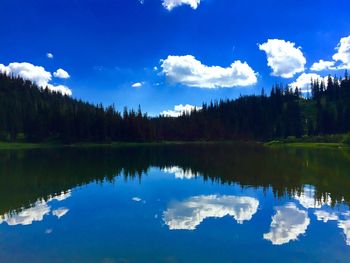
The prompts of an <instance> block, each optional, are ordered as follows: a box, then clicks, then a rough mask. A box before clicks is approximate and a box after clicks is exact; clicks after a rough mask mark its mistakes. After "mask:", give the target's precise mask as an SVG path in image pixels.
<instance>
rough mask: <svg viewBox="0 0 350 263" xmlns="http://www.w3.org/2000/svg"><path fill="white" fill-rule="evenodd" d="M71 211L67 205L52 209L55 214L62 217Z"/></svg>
mask: <svg viewBox="0 0 350 263" xmlns="http://www.w3.org/2000/svg"><path fill="white" fill-rule="evenodd" d="M68 212H69V209H68V208H65V207H61V208H58V209H56V210H53V211H52V214H53V215H54V216H57V217H58V218H61V217H62V216H64V215H65V214H67V213H68Z"/></svg>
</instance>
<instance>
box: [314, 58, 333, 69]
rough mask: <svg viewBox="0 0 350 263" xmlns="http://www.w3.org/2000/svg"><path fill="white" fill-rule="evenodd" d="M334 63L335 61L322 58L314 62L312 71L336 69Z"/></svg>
mask: <svg viewBox="0 0 350 263" xmlns="http://www.w3.org/2000/svg"><path fill="white" fill-rule="evenodd" d="M334 65H335V61H324V60H322V59H321V60H320V61H319V62H315V63H314V64H312V66H311V68H310V69H311V70H312V71H323V70H333V69H336V67H334Z"/></svg>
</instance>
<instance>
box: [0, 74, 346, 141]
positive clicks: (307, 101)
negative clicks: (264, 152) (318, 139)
mask: <svg viewBox="0 0 350 263" xmlns="http://www.w3.org/2000/svg"><path fill="white" fill-rule="evenodd" d="M310 87H311V88H310V90H311V94H310V95H308V96H305V94H302V93H301V92H300V90H299V89H292V88H291V87H289V86H283V85H275V86H274V87H273V88H272V89H271V92H270V94H269V95H266V94H265V92H264V90H262V92H261V95H251V96H241V97H239V98H237V99H234V100H221V101H215V102H210V103H208V104H206V103H205V104H203V105H202V109H201V110H193V111H192V112H190V113H183V115H182V116H180V117H177V118H173V117H167V116H158V117H149V116H147V114H145V113H142V111H141V108H140V107H139V108H138V110H128V109H127V108H125V109H124V111H123V112H118V111H117V110H116V109H115V106H114V105H111V106H109V107H103V106H102V104H99V105H93V104H91V103H87V102H84V101H81V100H78V99H74V98H72V97H69V96H65V95H62V94H60V93H55V92H51V91H49V90H48V89H42V88H39V87H37V86H36V85H35V84H33V83H32V82H30V81H27V80H23V79H21V78H19V77H13V76H7V75H5V74H0V140H5V141H16V140H25V141H28V142H41V141H48V140H56V141H61V142H63V143H73V142H84V141H91V142H111V141H135V142H148V141H194V140H271V139H277V138H287V137H290V136H294V137H301V136H304V135H310V136H315V135H327V134H338V133H346V132H350V80H349V77H348V74H347V72H346V73H345V75H344V77H343V78H337V77H331V76H329V77H328V80H327V81H319V80H314V81H311V80H310Z"/></svg>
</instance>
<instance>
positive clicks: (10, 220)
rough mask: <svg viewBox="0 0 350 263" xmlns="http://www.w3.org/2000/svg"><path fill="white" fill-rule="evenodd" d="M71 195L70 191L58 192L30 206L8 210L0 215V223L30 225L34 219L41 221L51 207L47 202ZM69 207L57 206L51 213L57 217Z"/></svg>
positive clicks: (62, 214)
mask: <svg viewBox="0 0 350 263" xmlns="http://www.w3.org/2000/svg"><path fill="white" fill-rule="evenodd" d="M70 196H71V192H70V191H69V192H67V193H63V192H62V193H60V194H58V195H55V196H52V197H50V198H49V199H48V201H45V200H44V199H41V200H38V201H36V202H35V203H34V204H33V205H32V206H31V207H30V208H26V209H22V211H20V212H9V213H6V214H4V215H0V224H2V223H7V224H8V225H9V226H16V225H31V224H32V223H33V222H35V221H37V222H38V221H42V220H43V219H44V217H45V216H46V215H48V214H50V211H51V207H50V206H49V203H50V202H51V201H53V200H57V201H63V200H65V199H67V198H68V197H70ZM68 211H69V209H67V208H59V209H56V210H54V211H52V214H53V215H55V216H57V217H58V218H60V217H62V216H64V215H65V214H67V213H68Z"/></svg>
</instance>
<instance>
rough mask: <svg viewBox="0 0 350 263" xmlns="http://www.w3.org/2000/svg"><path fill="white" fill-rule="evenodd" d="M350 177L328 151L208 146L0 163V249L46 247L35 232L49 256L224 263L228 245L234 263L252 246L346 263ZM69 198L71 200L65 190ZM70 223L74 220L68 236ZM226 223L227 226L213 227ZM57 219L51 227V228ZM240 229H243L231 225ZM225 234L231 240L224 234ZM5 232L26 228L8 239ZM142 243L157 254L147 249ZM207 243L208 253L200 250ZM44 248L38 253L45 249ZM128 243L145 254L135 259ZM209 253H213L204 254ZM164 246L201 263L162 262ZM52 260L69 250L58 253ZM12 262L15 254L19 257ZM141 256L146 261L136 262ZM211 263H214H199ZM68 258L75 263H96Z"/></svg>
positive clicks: (26, 156)
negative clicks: (94, 255) (53, 253)
mask: <svg viewBox="0 0 350 263" xmlns="http://www.w3.org/2000/svg"><path fill="white" fill-rule="evenodd" d="M38 160H40V161H38ZM349 171H350V159H349V155H348V154H344V151H338V150H330V149H327V150H317V151H314V150H312V149H303V150H297V149H268V148H264V147H260V146H256V145H253V146H252V145H244V146H240V145H230V144H223V145H220V144H218V145H217V144H215V145H214V144H213V145H175V146H159V147H158V146H152V147H130V148H128V147H126V148H124V147H121V148H115V149H112V148H109V149H105V148H102V149H98V148H97V149H78V148H68V149H56V150H35V151H34V150H33V151H32V150H30V151H9V152H0V200H1V202H0V215H2V216H0V224H2V225H0V243H1V244H2V246H6V245H4V243H6V244H7V243H10V242H3V239H7V240H10V241H12V247H16V244H17V243H18V244H20V243H19V242H17V240H16V238H20V239H21V240H22V241H23V243H24V242H26V244H29V245H28V247H30V244H31V243H30V242H31V240H35V241H36V240H37V238H38V235H35V233H39V234H40V235H41V236H44V237H46V239H47V237H48V236H47V235H43V232H45V233H47V234H50V233H53V229H54V234H52V235H50V239H52V240H55V242H56V243H57V244H63V243H64V241H67V240H68V239H70V240H71V243H70V245H71V246H72V247H73V246H74V251H83V249H82V248H81V247H80V246H81V244H82V243H83V242H84V240H87V242H88V241H90V238H86V237H91V239H94V240H96V242H93V243H91V242H89V244H86V247H85V248H84V251H94V252H96V253H99V251H101V254H103V257H105V256H106V255H107V254H108V255H109V254H111V255H112V256H111V258H113V253H114V252H115V251H116V249H120V250H118V252H115V254H117V253H119V254H120V255H123V256H124V255H125V261H130V262H166V260H165V259H169V258H171V259H174V261H176V262H187V261H190V262H191V260H192V262H230V259H228V258H224V259H222V258H221V252H220V251H221V250H223V251H224V250H225V246H226V245H227V247H229V248H228V251H231V252H232V254H231V255H230V256H232V257H234V256H236V255H239V254H240V252H241V254H245V255H247V254H249V253H245V252H246V251H244V249H243V248H247V247H251V246H252V244H254V246H256V248H257V251H260V252H261V251H264V252H266V251H269V252H266V253H270V254H271V255H273V253H280V252H281V251H282V250H283V252H286V253H287V252H288V254H289V255H297V254H298V255H305V254H307V255H309V254H308V253H310V251H312V250H313V249H315V251H316V250H317V251H318V252H319V253H320V255H321V254H322V253H323V254H322V255H323V256H325V253H326V252H327V251H326V252H324V251H325V249H324V247H325V245H327V244H329V246H327V248H329V250H332V252H334V251H338V252H339V253H338V254H337V255H338V256H339V255H340V256H339V257H338V258H337V259H334V261H336V260H338V262H346V260H345V261H344V260H343V259H344V258H345V256H347V258H348V257H349V256H350V247H347V246H346V244H347V245H348V246H350V213H349V212H348V211H349V207H348V205H349V203H350V191H349V189H350V177H349V175H348V173H349ZM160 173H163V175H162V176H160ZM177 179H183V180H177ZM188 179H191V180H188ZM77 188H78V189H79V191H74V195H73V196H72V194H71V191H70V190H69V189H77ZM55 193H59V194H55ZM67 198H71V199H70V200H69V203H70V204H73V205H74V213H73V211H70V210H69V208H72V207H70V206H67V203H66V202H64V201H65V200H67ZM173 200H177V201H173ZM146 201H147V202H146ZM290 202H292V203H290ZM91 207H98V212H97V213H91ZM67 215H68V216H67ZM79 217H81V219H83V220H81V221H80V222H81V224H78V225H77V224H76V222H77V220H79ZM223 217H229V220H213V219H215V218H217V219H219V218H223ZM62 218H63V219H75V220H61V219H62ZM58 219H60V220H59V224H57V226H55V225H53V222H58ZM53 220H55V221H53ZM230 220H231V223H230ZM39 221H40V223H38V224H33V223H34V222H39ZM204 221H205V222H206V223H203V222H204ZM235 221H236V222H237V223H235ZM248 221H249V224H248V223H246V222H248ZM101 222H103V223H101ZM242 223H246V224H244V225H243V226H241V225H238V224H242ZM164 224H165V227H162V226H164ZM228 224H229V225H230V228H232V229H234V232H235V235H234V236H232V235H230V234H228V233H227V231H225V230H226V227H227V226H228ZM7 225H11V226H21V225H27V226H28V225H31V226H28V227H25V230H24V229H22V228H21V227H18V231H17V229H16V230H15V231H14V227H7ZM311 226H312V227H311ZM199 228H200V231H199V230H198V229H199ZM218 228H220V231H218ZM27 229H28V230H29V231H28V230H27ZM169 230H171V231H169ZM175 230H191V231H175ZM195 230H197V231H195ZM29 232H30V233H31V235H33V239H30V237H28V236H29V235H30V234H29ZM16 233H17V236H16ZM18 233H20V235H18ZM56 233H57V234H56ZM58 233H59V234H58ZM325 233H327V235H326V234H325ZM329 233H334V235H333V234H329ZM27 235H28V236H27ZM150 235H152V239H153V238H154V239H155V240H157V242H149V236H150ZM208 237H210V239H213V240H214V242H205V240H206V239H205V238H208ZM55 238H56V239H55ZM57 238H59V239H57ZM7 240H6V241H7ZM82 240H83V242H82ZM100 240H101V242H100ZM202 240H204V241H202ZM315 240H316V241H317V242H315ZM42 242H43V243H42V244H47V243H45V242H47V240H42ZM55 242H54V241H53V242H52V244H56V243H55ZM135 242H139V243H142V246H137V248H136V246H135ZM220 242H222V243H220ZM23 243H21V244H23ZM189 243H190V244H191V246H189V245H188V246H187V244H189ZM208 243H210V244H208ZM214 243H215V244H217V246H216V247H210V246H211V245H212V244H214ZM223 243H225V244H223ZM184 244H186V248H185V249H184V248H183V247H181V246H182V245H184ZM199 244H200V245H201V246H199ZM287 244H290V245H287ZM291 244H293V245H291ZM163 245H164V247H171V248H172V249H173V250H174V251H181V249H182V253H183V255H188V252H189V251H188V250H189V249H191V250H193V251H194V250H196V251H200V252H198V253H197V254H201V255H202V254H203V258H204V260H200V259H199V260H193V258H191V259H189V260H187V261H186V258H180V259H179V258H178V257H176V256H177V255H171V256H172V257H167V256H169V254H170V252H169V250H168V251H167V252H166V253H165V252H164V251H165V250H166V249H165V248H164V247H162V246H163ZM276 245H279V246H281V245H283V249H282V250H280V249H278V248H277V247H276ZM304 245H305V247H304ZM203 246H205V247H208V249H203ZM330 246H332V248H330ZM12 247H11V246H10V245H9V246H8V247H4V248H2V249H0V261H2V262H11V261H6V260H2V257H1V256H2V255H3V254H6V251H11V249H12ZM47 247H49V248H51V247H50V245H48V246H47ZM47 247H46V248H47ZM133 247H135V248H133ZM219 247H220V248H219ZM242 247H243V248H242ZM296 247H298V249H300V251H296V250H295V248H296ZM30 248H32V247H30ZM61 248H62V251H63V250H65V249H66V247H58V248H57V250H58V249H61ZM209 248H211V249H209ZM241 248H242V251H239V250H240V249H241ZM136 249H137V253H135V251H136ZM152 249H153V250H152ZM293 249H294V250H293ZM18 250H19V254H20V252H21V251H22V250H23V247H19V248H18ZM142 250H143V251H147V252H144V254H142ZM4 251H5V252H4ZM65 251H66V250H65ZM72 251H73V249H72ZM125 251H129V252H130V254H127V253H128V252H125ZM149 251H151V252H149ZM218 251H219V252H218ZM162 252H164V253H163V254H162V256H164V257H163V258H161V259H160V260H158V261H156V260H154V261H152V260H148V261H147V260H144V261H143V258H142V259H141V260H138V259H135V260H133V256H134V255H145V254H147V253H152V255H159V254H161V253H162ZM215 252H216V253H215ZM295 252H298V253H295ZM1 253H3V254H1ZM30 253H31V255H34V254H35V253H32V251H31V252H30ZM37 253H38V254H40V252H37ZM123 253H124V254H123ZM315 253H316V252H315ZM82 254H84V253H82ZM209 254H213V255H214V254H215V255H216V256H217V257H218V258H217V259H213V258H210V259H208V258H206V257H205V256H208V255H209ZM222 254H224V253H222ZM228 254H229V253H226V255H228ZM335 254H336V253H333V254H332V256H334V255H335ZM120 255H118V256H120ZM130 255H131V256H130ZM259 255H260V254H259ZM10 256H11V255H10ZM83 256H84V255H83ZM83 256H82V257H83ZM209 256H210V255H209ZM282 256H283V255H282ZM140 257H141V256H140ZM76 258H77V262H101V261H102V260H101V258H96V260H95V258H94V259H91V260H90V261H89V260H88V259H87V256H86V257H85V258H79V257H78V256H77V257H76ZM116 258H117V257H116ZM203 258H201V259H203ZM276 258H278V257H276ZM310 258H311V256H310V257H309V258H308V259H310ZM78 259H80V260H78ZM152 259H153V258H152ZM231 259H232V258H231ZM263 259H264V258H263ZM263 259H262V261H264V260H263ZM265 259H266V258H265ZM322 260H324V261H325V262H327V260H326V259H323V258H321V261H322ZM237 261H242V260H237ZM246 261H249V260H246ZM252 261H256V260H252ZM266 261H268V262H269V261H271V260H266ZM290 261H292V262H299V261H300V258H293V259H290ZM310 261H312V260H310ZM314 261H315V262H318V261H317V260H314ZM328 261H333V258H331V259H330V260H328ZM19 262H46V261H45V260H40V259H39V260H33V261H30V260H27V261H25V260H22V261H20V260H19ZM66 262H69V260H68V261H66Z"/></svg>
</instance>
